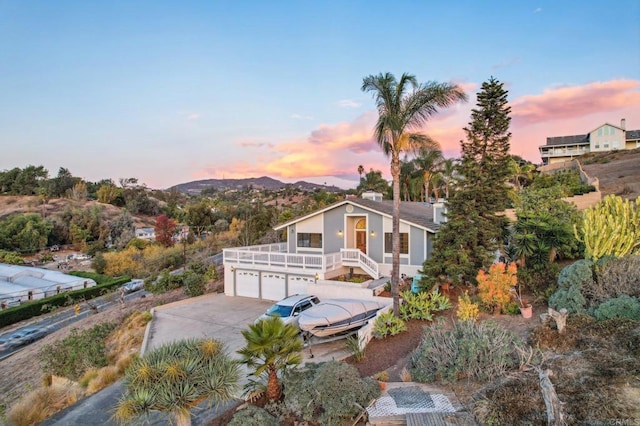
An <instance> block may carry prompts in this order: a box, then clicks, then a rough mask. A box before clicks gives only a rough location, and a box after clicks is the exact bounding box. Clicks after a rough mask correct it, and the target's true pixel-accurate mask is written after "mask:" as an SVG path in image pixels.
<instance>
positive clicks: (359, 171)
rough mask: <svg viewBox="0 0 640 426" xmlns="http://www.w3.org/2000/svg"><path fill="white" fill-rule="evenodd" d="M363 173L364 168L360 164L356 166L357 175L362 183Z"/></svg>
mask: <svg viewBox="0 0 640 426" xmlns="http://www.w3.org/2000/svg"><path fill="white" fill-rule="evenodd" d="M363 173H364V166H363V165H362V164H360V165H359V166H358V174H359V175H360V181H361V182H362V174H363Z"/></svg>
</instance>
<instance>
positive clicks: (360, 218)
mask: <svg viewBox="0 0 640 426" xmlns="http://www.w3.org/2000/svg"><path fill="white" fill-rule="evenodd" d="M376 200H380V201H376ZM392 209H393V203H392V202H391V201H382V200H381V198H379V195H378V194H367V193H365V194H363V198H358V199H346V200H343V201H339V202H337V203H335V204H333V205H330V206H328V207H325V208H323V209H321V210H318V211H316V212H313V213H311V214H308V215H305V216H302V217H299V218H297V219H294V220H291V221H289V222H286V223H283V224H281V225H278V226H276V227H275V230H277V231H284V232H285V233H286V236H287V237H286V238H287V241H286V242H283V243H278V244H269V245H262V246H252V247H240V248H233V249H225V250H224V267H225V293H226V294H227V295H231V296H246V297H256V298H260V299H269V300H279V299H282V298H283V297H286V296H288V295H292V294H296V293H307V292H308V291H307V290H308V286H309V284H314V283H316V282H317V281H318V280H329V279H331V278H335V277H337V276H339V275H344V274H348V273H351V272H353V273H357V274H365V275H368V276H370V277H371V278H372V279H379V278H381V277H389V276H390V275H391V267H392V259H391V257H392V252H391V231H392ZM434 213H435V215H436V217H435V219H434ZM443 221H444V216H443V206H442V204H435V205H430V204H425V203H413V202H402V203H401V208H400V272H401V273H403V274H406V275H408V276H412V275H415V274H416V273H417V271H418V270H419V269H420V268H421V267H422V263H423V262H424V260H425V259H426V258H428V257H429V256H430V253H431V248H432V244H433V239H434V237H435V234H436V232H437V231H438V229H439V227H440V223H441V222H443Z"/></svg>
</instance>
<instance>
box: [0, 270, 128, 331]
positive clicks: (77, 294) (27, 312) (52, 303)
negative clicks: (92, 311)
mask: <svg viewBox="0 0 640 426" xmlns="http://www.w3.org/2000/svg"><path fill="white" fill-rule="evenodd" d="M69 275H75V276H77V277H82V278H91V279H92V280H94V281H95V282H96V283H98V285H96V286H95V287H89V288H83V289H81V290H74V291H69V292H65V293H60V294H56V295H55V296H51V297H45V298H44V299H39V300H33V301H31V302H26V303H23V304H21V305H20V306H14V307H11V308H7V309H4V310H2V311H0V327H5V326H7V325H11V324H15V323H17V322H19V321H24V320H27V319H30V318H33V317H37V316H39V315H42V314H45V313H48V312H51V311H52V310H53V309H55V308H57V307H59V306H65V305H66V304H67V302H68V300H69V299H71V301H72V302H80V301H83V300H88V299H93V298H95V297H98V296H102V295H103V294H105V293H108V292H109V291H111V290H112V289H113V288H115V287H119V286H121V285H122V284H124V283H127V282H129V281H131V278H130V277H126V276H125V277H118V278H111V277H106V276H104V275H98V274H93V273H87V272H72V273H69ZM96 278H97V279H96ZM45 305H47V306H46V307H45V308H44V309H43V306H45Z"/></svg>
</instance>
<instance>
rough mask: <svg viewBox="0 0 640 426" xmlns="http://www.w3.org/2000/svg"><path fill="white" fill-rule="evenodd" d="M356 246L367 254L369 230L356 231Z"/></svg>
mask: <svg viewBox="0 0 640 426" xmlns="http://www.w3.org/2000/svg"><path fill="white" fill-rule="evenodd" d="M356 248H357V249H358V250H360V251H361V252H363V253H364V254H367V231H359V230H357V231H356Z"/></svg>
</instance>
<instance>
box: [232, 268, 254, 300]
mask: <svg viewBox="0 0 640 426" xmlns="http://www.w3.org/2000/svg"><path fill="white" fill-rule="evenodd" d="M236 295H237V296H244V297H255V298H258V297H260V273H259V272H254V271H241V270H236Z"/></svg>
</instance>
